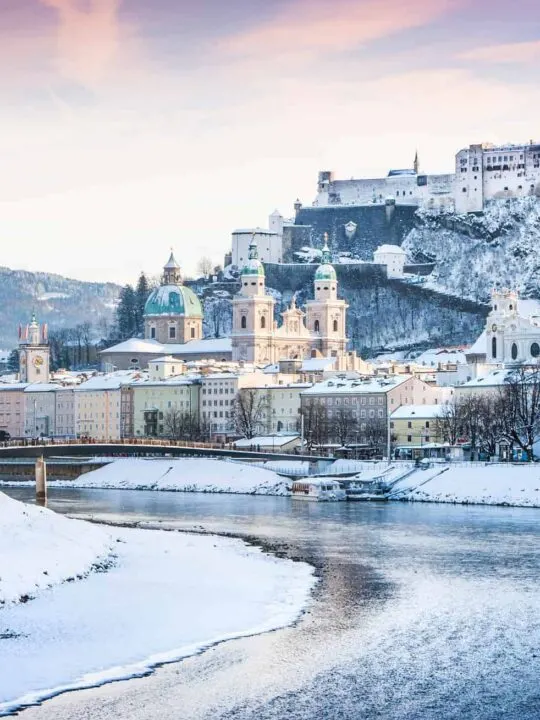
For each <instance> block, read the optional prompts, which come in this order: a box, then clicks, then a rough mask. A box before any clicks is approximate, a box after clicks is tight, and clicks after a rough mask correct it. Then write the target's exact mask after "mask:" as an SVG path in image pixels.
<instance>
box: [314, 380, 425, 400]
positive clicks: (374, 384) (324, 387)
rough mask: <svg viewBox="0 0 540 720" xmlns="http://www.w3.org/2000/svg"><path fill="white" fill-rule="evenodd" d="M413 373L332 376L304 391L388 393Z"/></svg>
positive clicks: (353, 393)
mask: <svg viewBox="0 0 540 720" xmlns="http://www.w3.org/2000/svg"><path fill="white" fill-rule="evenodd" d="M411 377H412V375H390V376H388V377H366V378H343V379H342V378H340V377H332V378H328V379H327V380H323V382H320V383H316V384H315V385H313V386H312V387H310V388H309V389H308V390H306V391H305V392H303V393H302V395H304V396H309V395H363V394H368V393H369V394H372V393H386V392H388V391H389V390H393V389H394V388H396V387H398V386H399V385H402V384H403V383H404V382H406V381H407V380H410V379H411Z"/></svg>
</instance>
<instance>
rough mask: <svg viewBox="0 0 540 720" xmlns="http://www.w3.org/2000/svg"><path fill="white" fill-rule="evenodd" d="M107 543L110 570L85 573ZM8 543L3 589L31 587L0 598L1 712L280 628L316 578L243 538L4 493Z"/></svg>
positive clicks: (1, 532)
mask: <svg viewBox="0 0 540 720" xmlns="http://www.w3.org/2000/svg"><path fill="white" fill-rule="evenodd" d="M111 532H112V535H111ZM111 544H112V545H113V546H114V554H115V559H114V563H113V564H112V565H111V566H110V567H108V569H107V572H90V573H87V574H86V575H85V576H84V577H81V576H83V575H84V573H85V572H86V571H87V570H89V569H91V567H92V565H93V564H94V563H95V559H96V558H106V557H107V556H108V552H109V549H110V546H111ZM24 547H26V548H30V550H31V551H30V552H26V551H24V552H23V551H19V549H18V548H24ZM0 548H1V552H2V554H1V555H0V577H1V578H2V592H3V597H4V598H5V599H6V600H11V599H17V598H20V597H21V594H30V593H31V595H32V599H30V601H28V602H24V603H20V602H19V603H15V602H6V603H5V604H4V605H3V606H2V607H0V668H2V671H1V672H0V715H3V714H5V713H6V712H9V711H13V710H16V709H17V708H21V707H25V706H27V705H31V704H34V703H37V702H39V701H41V700H43V699H45V698H47V697H51V696H53V695H56V694H58V693H60V692H64V691H66V690H74V689H78V688H83V687H92V686H95V685H99V684H103V683H105V682H110V681H113V680H119V679H122V678H129V677H137V676H141V675H143V674H145V673H147V672H148V670H149V669H151V668H153V667H155V666H156V665H158V664H160V663H164V662H172V661H175V660H178V659H181V658H183V657H186V656H188V655H192V654H194V653H196V652H199V651H200V650H201V649H204V648H206V647H208V646H210V645H212V644H214V643H216V642H220V641H223V640H227V639H230V638H234V637H241V636H245V635H251V634H256V633H261V632H266V631H268V630H273V629H276V628H280V627H284V626H286V625H288V624H290V623H291V622H294V620H295V619H296V618H297V617H298V616H299V615H300V613H301V612H302V610H303V608H304V607H305V605H306V604H307V602H308V600H309V597H310V592H311V589H312V587H313V584H314V582H315V580H314V577H313V572H312V568H311V567H310V566H308V565H306V564H304V563H297V562H292V561H289V560H282V559H278V558H275V557H273V556H270V555H267V554H265V553H263V552H262V551H261V550H260V549H259V548H256V547H252V546H249V545H246V544H245V543H243V542H242V541H240V540H233V539H228V538H218V537H215V536H198V535H186V534H182V533H177V532H166V531H159V530H132V529H117V528H115V529H114V530H112V531H111V529H110V528H108V529H105V528H102V527H99V526H93V525H88V524H87V523H85V522H83V521H79V520H68V519H66V518H63V517H60V516H57V515H55V514H54V513H51V512H49V511H46V510H38V509H37V508H33V507H29V506H26V505H22V504H21V503H18V502H15V501H13V500H9V499H7V498H6V497H5V496H3V495H2V494H0ZM30 555H32V558H31V561H30V559H29V557H30ZM19 563H20V564H19ZM44 573H47V575H45V574H44ZM41 576H43V577H44V578H46V579H45V580H44V581H42V580H41ZM71 577H73V578H74V580H75V581H74V582H61V581H62V580H67V579H70V578H71ZM79 577H81V579H79ZM53 583H59V584H56V585H55V584H53ZM46 585H52V587H45V586H46Z"/></svg>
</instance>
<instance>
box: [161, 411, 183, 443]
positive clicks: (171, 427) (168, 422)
mask: <svg viewBox="0 0 540 720" xmlns="http://www.w3.org/2000/svg"><path fill="white" fill-rule="evenodd" d="M183 425H184V423H183V413H181V412H180V410H175V409H171V410H167V412H166V413H165V415H164V416H163V429H164V431H165V435H166V436H167V437H168V438H170V439H171V440H179V439H180V438H181V437H182V432H183Z"/></svg>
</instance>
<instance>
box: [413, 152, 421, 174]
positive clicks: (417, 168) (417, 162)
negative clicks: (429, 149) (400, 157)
mask: <svg viewBox="0 0 540 720" xmlns="http://www.w3.org/2000/svg"><path fill="white" fill-rule="evenodd" d="M414 172H415V173H416V174H417V175H418V173H419V172H420V158H419V157H418V150H417V151H416V153H415V156H414Z"/></svg>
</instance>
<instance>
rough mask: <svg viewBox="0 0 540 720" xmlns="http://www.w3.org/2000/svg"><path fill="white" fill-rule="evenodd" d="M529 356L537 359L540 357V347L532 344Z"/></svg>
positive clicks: (535, 343)
mask: <svg viewBox="0 0 540 720" xmlns="http://www.w3.org/2000/svg"><path fill="white" fill-rule="evenodd" d="M531 355H532V356H533V358H537V357H538V356H539V355H540V345H539V344H538V343H537V342H533V344H532V345H531Z"/></svg>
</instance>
